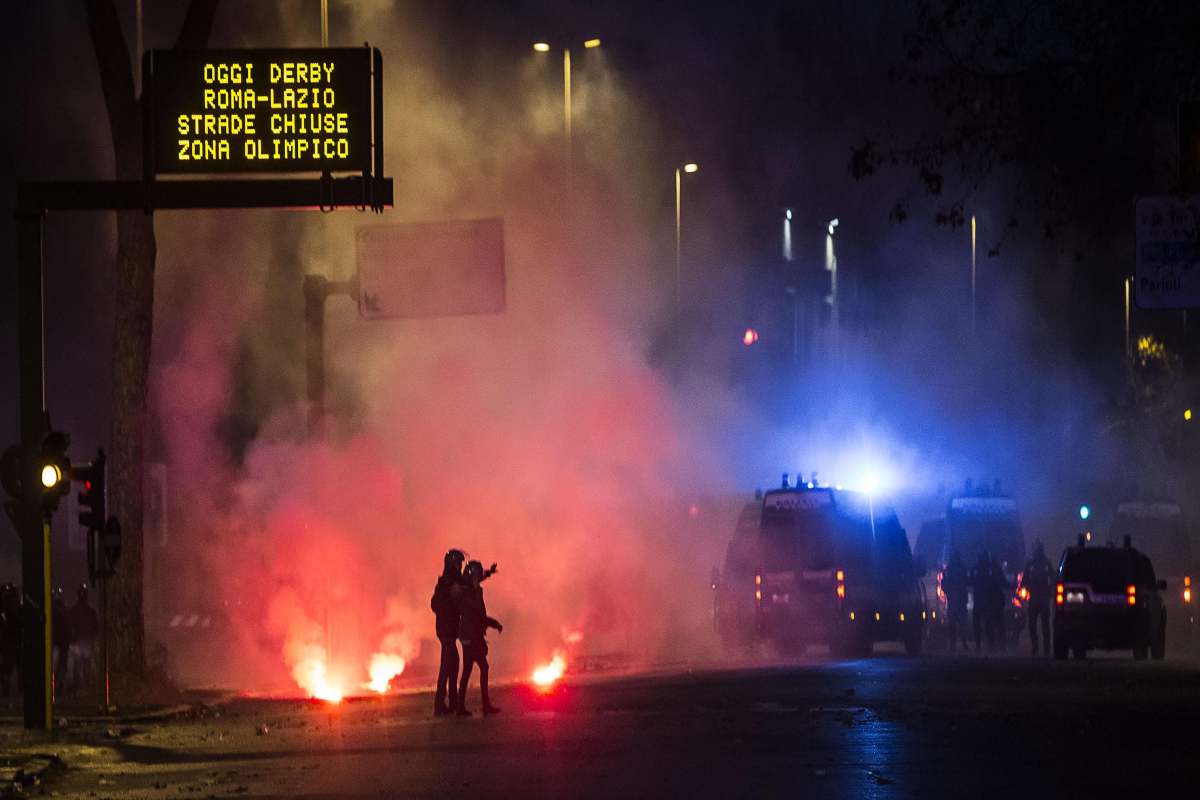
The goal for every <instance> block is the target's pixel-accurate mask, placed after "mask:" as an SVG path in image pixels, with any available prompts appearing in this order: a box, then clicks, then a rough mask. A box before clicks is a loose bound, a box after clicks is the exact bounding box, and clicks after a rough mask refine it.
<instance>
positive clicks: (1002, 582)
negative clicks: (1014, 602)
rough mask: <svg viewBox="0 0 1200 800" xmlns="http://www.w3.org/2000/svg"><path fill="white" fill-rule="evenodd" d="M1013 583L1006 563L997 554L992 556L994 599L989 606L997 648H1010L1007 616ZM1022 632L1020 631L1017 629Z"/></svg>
mask: <svg viewBox="0 0 1200 800" xmlns="http://www.w3.org/2000/svg"><path fill="white" fill-rule="evenodd" d="M1012 588H1013V587H1012V584H1010V583H1009V582H1008V578H1007V577H1006V576H1005V574H1004V565H1003V564H1001V563H1000V560H999V559H997V558H996V557H995V556H993V557H992V599H991V602H990V603H988V608H989V609H990V610H991V612H992V631H993V632H994V635H995V641H996V647H997V649H999V650H1001V651H1004V650H1007V649H1008V626H1007V624H1006V620H1005V617H1007V616H1008V604H1009V601H1010V599H1011V594H1010V592H1011V591H1012ZM1017 633H1020V631H1017Z"/></svg>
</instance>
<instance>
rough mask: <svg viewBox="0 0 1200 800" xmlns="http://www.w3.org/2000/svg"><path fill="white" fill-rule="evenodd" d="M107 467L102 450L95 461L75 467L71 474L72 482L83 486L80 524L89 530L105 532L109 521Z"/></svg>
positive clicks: (80, 499) (80, 497) (80, 501)
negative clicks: (105, 524) (106, 522)
mask: <svg viewBox="0 0 1200 800" xmlns="http://www.w3.org/2000/svg"><path fill="white" fill-rule="evenodd" d="M107 467H108V462H107V460H106V459H105V457H104V450H100V451H99V453H98V454H97V455H96V460H95V461H93V462H92V463H90V464H84V465H82V466H78V467H75V468H74V470H73V471H72V474H71V478H72V480H75V481H78V482H79V483H81V484H83V486H82V487H81V488H82V491H81V492H80V493H79V524H80V525H82V526H83V527H85V528H87V529H88V530H92V531H99V530H103V529H104V523H105V521H106V520H107V519H108V497H107V494H106V490H107V480H106V479H107V471H108V470H107Z"/></svg>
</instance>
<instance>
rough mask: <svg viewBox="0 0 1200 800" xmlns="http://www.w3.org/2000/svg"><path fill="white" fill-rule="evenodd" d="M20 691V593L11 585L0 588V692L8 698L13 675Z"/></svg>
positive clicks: (7, 584)
mask: <svg viewBox="0 0 1200 800" xmlns="http://www.w3.org/2000/svg"><path fill="white" fill-rule="evenodd" d="M14 673H15V674H16V676H17V686H16V689H17V691H18V693H19V692H20V691H21V592H20V590H18V589H17V587H16V586H13V585H12V584H11V583H6V584H4V585H3V586H0V690H3V692H4V695H5V696H6V697H7V696H8V690H9V689H10V688H12V683H11V681H12V677H13V674H14Z"/></svg>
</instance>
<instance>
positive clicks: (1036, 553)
mask: <svg viewBox="0 0 1200 800" xmlns="http://www.w3.org/2000/svg"><path fill="white" fill-rule="evenodd" d="M1053 583H1054V567H1052V566H1051V565H1050V560H1049V559H1048V558H1046V550H1045V548H1043V547H1042V543H1041V542H1040V541H1038V542H1034V543H1033V555H1032V556H1031V557H1030V559H1029V563H1028V564H1026V565H1025V570H1024V571H1023V572H1022V573H1021V585H1022V586H1023V587H1025V588H1026V589H1027V590H1028V591H1029V597H1028V598H1027V599H1026V600H1025V609H1026V614H1027V615H1028V617H1029V643H1030V644H1031V645H1032V647H1033V654H1034V655H1035V656H1036V655H1037V654H1038V635H1037V626H1038V621H1039V620H1041V625H1042V652H1043V653H1045V654H1046V655H1050V590H1051V584H1053Z"/></svg>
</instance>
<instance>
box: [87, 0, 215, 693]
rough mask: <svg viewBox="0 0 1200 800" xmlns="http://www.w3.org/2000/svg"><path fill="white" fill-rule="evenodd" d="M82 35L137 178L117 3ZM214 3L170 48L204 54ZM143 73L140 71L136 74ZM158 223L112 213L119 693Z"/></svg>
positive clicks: (135, 576) (134, 601)
mask: <svg viewBox="0 0 1200 800" xmlns="http://www.w3.org/2000/svg"><path fill="white" fill-rule="evenodd" d="M85 5H86V8H87V16H88V28H89V30H90V32H91V37H92V47H93V48H94V49H95V52H96V63H97V66H98V67H99V71H100V83H101V87H102V89H103V91H104V105H105V108H106V109H107V111H108V122H109V129H110V131H111V133H112V140H113V157H114V162H115V163H114V165H115V167H116V170H115V171H116V177H117V179H118V180H138V179H140V178H141V176H142V124H141V114H140V109H141V102H140V100H139V99H138V98H137V97H135V96H134V89H133V72H132V70H131V68H130V59H129V48H128V47H127V46H126V44H125V37H124V35H123V34H122V32H121V24H120V19H119V17H118V16H117V10H116V7H115V5H114V3H113V0H85ZM216 9H217V0H192V2H191V3H190V4H189V5H188V9H187V16H186V18H185V19H184V23H183V28H182V30H181V32H180V35H179V40H178V41H177V42H176V47H184V48H188V49H195V48H200V47H203V46H204V44H205V42H206V41H207V39H208V34H209V31H210V30H211V29H212V22H213V17H214V16H215V15H216ZM137 68H138V69H140V65H139V66H138V67H137ZM156 251H157V244H156V242H155V239H154V218H153V217H152V216H150V215H149V214H147V213H145V212H143V211H121V212H117V258H116V275H115V277H116V293H115V295H116V315H115V321H114V324H113V396H112V438H111V441H110V443H109V461H108V463H109V476H108V477H109V483H108V486H109V490H108V497H109V510H110V513H112V514H114V515H115V516H116V517H117V518H118V519H119V520H120V521H121V530H122V546H121V559H120V561H119V562H118V563H117V574H116V577H115V578H114V579H113V580H112V583H111V585H110V594H109V609H110V610H109V621H110V624H111V626H112V627H111V629H110V634H109V635H110V638H109V657H110V664H111V667H112V669H113V672H114V673H115V674H116V675H117V676H118V677H119V678H121V680H118V681H117V683H116V685H118V686H129V685H135V682H134V681H133V680H131V679H136V677H137V676H139V675H141V674H142V673H144V671H145V664H146V659H145V617H144V613H143V603H142V595H143V577H144V563H145V562H144V559H143V546H142V545H143V538H142V488H143V486H142V482H143V478H142V473H143V455H144V451H145V435H146V404H147V396H148V386H149V378H150V339H151V333H152V331H153V320H154V259H155V255H156Z"/></svg>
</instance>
